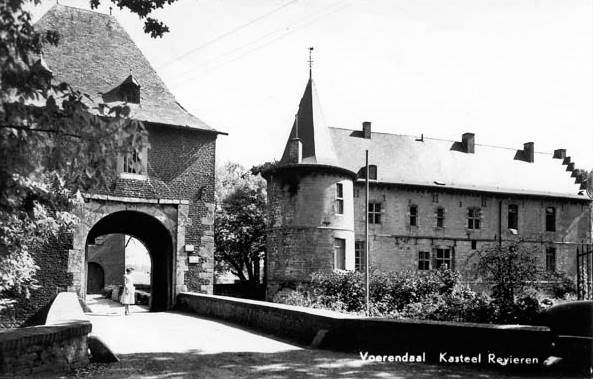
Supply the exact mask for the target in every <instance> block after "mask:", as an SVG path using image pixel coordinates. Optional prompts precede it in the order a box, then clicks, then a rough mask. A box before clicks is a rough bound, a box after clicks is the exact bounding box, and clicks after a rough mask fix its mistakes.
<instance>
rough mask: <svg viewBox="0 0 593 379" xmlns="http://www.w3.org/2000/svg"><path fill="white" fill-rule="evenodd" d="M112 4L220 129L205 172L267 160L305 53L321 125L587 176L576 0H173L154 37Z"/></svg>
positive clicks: (583, 3)
mask: <svg viewBox="0 0 593 379" xmlns="http://www.w3.org/2000/svg"><path fill="white" fill-rule="evenodd" d="M60 3H61V4H65V5H71V6H77V7H81V8H87V9H88V8H89V5H88V3H89V2H88V0H78V1H74V0H60ZM53 4H55V1H45V2H43V3H42V4H41V5H40V6H38V7H37V8H36V9H35V10H34V13H35V15H36V16H37V17H39V16H40V15H41V14H42V13H43V12H44V11H45V10H47V9H48V8H49V7H51V6H52V5H53ZM109 5H110V2H108V1H107V0H102V4H101V6H100V8H99V11H100V12H103V13H109V9H108V7H109ZM113 8H114V9H113V15H114V16H115V17H116V18H117V19H118V21H119V22H120V23H121V24H122V25H123V26H124V28H125V29H126V31H127V32H128V33H129V34H130V35H131V36H132V38H133V40H134V41H135V42H136V44H137V45H138V46H139V47H140V49H141V50H142V52H143V53H144V55H145V56H146V57H147V58H148V60H149V61H150V62H151V64H152V65H153V67H154V68H155V69H156V71H157V72H158V74H159V75H160V76H161V78H162V79H163V81H164V82H165V84H166V85H167V86H168V88H169V89H170V90H171V91H172V92H173V94H174V95H175V96H176V98H177V100H178V101H179V102H180V103H181V104H182V105H183V106H184V107H185V108H186V109H188V110H189V111H190V112H192V113H193V114H194V115H196V116H198V117H199V118H201V119H202V120H203V121H205V122H206V123H208V124H209V125H211V126H212V127H214V128H216V129H218V130H220V131H224V132H226V133H229V135H228V136H220V137H219V138H218V142H217V156H216V159H217V163H218V164H219V163H222V162H225V161H234V162H238V163H241V164H242V165H243V166H245V167H250V166H252V165H255V164H261V163H263V162H266V161H272V160H274V159H279V158H280V157H281V154H282V151H283V149H284V145H285V143H286V140H287V137H288V133H289V131H290V127H291V126H292V122H293V119H294V115H295V113H296V111H297V108H298V104H299V100H300V98H301V95H302V93H303V91H304V89H305V85H306V82H307V80H308V75H309V67H308V62H307V61H308V53H309V51H308V48H309V47H310V46H313V47H314V50H313V61H314V62H313V79H314V81H315V83H316V86H317V91H318V94H319V98H320V102H321V107H322V110H323V115H324V118H325V120H326V122H327V124H328V125H329V126H332V127H342V128H349V129H360V128H361V124H362V122H363V121H371V122H372V125H373V126H372V127H373V131H381V132H388V133H395V134H407V135H418V136H419V135H420V134H424V136H425V137H433V138H443V139H451V140H460V138H461V134H462V133H464V132H473V133H475V134H476V143H478V144H488V145H497V146H505V147H516V148H517V149H520V148H522V147H523V143H525V142H531V141H532V142H534V143H535V150H536V151H540V152H552V151H553V150H554V149H558V148H566V149H567V154H568V155H570V156H571V157H572V160H573V161H574V162H576V166H577V167H578V168H584V169H588V170H591V169H593V2H592V1H590V0H566V1H558V0H541V1H539V0H514V1H509V0H491V1H486V0H448V1H442V0H414V1H412V0H398V1H394V0H199V1H196V0H179V1H178V2H176V3H174V4H172V5H170V6H167V7H166V8H165V9H163V10H160V11H158V12H156V13H155V17H157V18H159V19H161V20H162V21H164V22H165V23H166V24H167V25H168V26H169V28H170V29H171V32H170V33H167V34H166V35H165V36H164V37H163V38H162V39H152V38H150V37H149V36H147V35H145V34H144V33H143V31H142V25H143V23H142V22H141V21H140V20H139V19H138V16H137V15H133V14H130V13H129V12H124V11H120V10H119V9H117V7H115V6H113ZM361 160H364V157H361Z"/></svg>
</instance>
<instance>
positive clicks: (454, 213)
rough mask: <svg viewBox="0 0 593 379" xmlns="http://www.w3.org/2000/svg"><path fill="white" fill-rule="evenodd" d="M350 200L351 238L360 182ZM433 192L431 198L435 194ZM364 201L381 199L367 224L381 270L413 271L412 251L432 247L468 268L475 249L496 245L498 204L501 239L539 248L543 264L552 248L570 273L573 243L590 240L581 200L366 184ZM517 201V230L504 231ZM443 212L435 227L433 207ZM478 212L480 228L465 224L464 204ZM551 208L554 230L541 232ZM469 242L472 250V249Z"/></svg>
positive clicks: (359, 215)
mask: <svg viewBox="0 0 593 379" xmlns="http://www.w3.org/2000/svg"><path fill="white" fill-rule="evenodd" d="M355 193H358V196H357V197H355V198H354V217H355V230H356V240H364V217H365V216H364V214H365V197H364V185H363V184H362V183H358V184H357V187H356V190H355ZM435 195H436V196H435ZM369 201H370V202H377V203H381V209H382V213H381V223H380V224H376V225H374V224H370V225H369V234H370V250H371V252H370V257H371V265H374V266H376V267H379V268H381V269H383V270H388V271H391V270H402V269H411V270H416V269H418V252H419V251H428V252H431V255H433V254H434V250H435V249H436V248H438V247H447V248H450V249H452V250H454V252H455V267H456V268H457V269H460V270H462V271H463V270H470V269H471V266H472V263H473V262H474V261H475V260H472V258H473V257H474V256H475V254H474V253H475V251H476V250H479V249H480V248H483V247H484V246H485V245H491V244H495V243H498V238H499V202H500V207H501V217H500V223H501V224H500V225H501V228H500V229H501V231H502V233H501V237H502V241H503V242H504V241H510V240H515V241H516V240H522V241H524V242H526V243H527V245H529V246H530V247H531V248H534V249H536V250H537V251H539V254H538V256H537V259H538V264H539V265H540V266H541V267H542V268H543V267H545V250H546V247H555V248H556V249H557V251H556V262H557V270H558V271H563V272H566V273H568V274H569V275H575V273H576V261H575V254H576V253H575V251H576V245H575V244H577V243H580V242H582V241H584V240H587V239H588V238H590V230H589V228H590V224H589V218H590V208H589V204H588V203H587V202H586V201H576V200H568V199H552V198H535V197H527V196H516V195H515V196H512V195H493V194H480V193H478V192H474V193H471V192H467V191H465V192H461V191H458V192H447V191H433V190H422V189H410V188H403V187H396V186H386V185H376V184H373V185H372V186H371V190H370V194H369ZM412 204H413V205H416V206H417V207H418V208H417V209H418V216H417V226H410V211H409V209H410V208H409V207H410V205H412ZM509 204H516V205H518V234H517V235H514V234H512V233H511V232H510V231H509V229H508V205H509ZM438 207H442V208H443V209H444V212H445V220H444V226H443V227H442V228H440V227H437V226H436V212H437V211H436V210H437V208H438ZM469 207H476V208H480V210H481V219H480V221H481V225H480V229H469V228H468V218H467V214H468V208H469ZM547 207H554V208H556V220H557V222H556V231H555V232H546V231H545V209H546V208H547ZM472 241H475V242H473V244H474V245H475V249H472Z"/></svg>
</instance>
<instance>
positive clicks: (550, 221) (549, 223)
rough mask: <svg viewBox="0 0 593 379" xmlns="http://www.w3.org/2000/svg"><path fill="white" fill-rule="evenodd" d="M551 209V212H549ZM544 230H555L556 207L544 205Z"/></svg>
mask: <svg viewBox="0 0 593 379" xmlns="http://www.w3.org/2000/svg"><path fill="white" fill-rule="evenodd" d="M549 211H551V212H549ZM545 215H546V220H545V230H546V232H555V231H556V207H546V209H545Z"/></svg>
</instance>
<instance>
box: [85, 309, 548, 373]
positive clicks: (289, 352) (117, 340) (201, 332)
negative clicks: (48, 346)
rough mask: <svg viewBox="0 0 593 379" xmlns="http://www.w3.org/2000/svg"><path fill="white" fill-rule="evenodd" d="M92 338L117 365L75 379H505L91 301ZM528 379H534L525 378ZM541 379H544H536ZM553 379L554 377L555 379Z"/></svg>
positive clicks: (99, 367) (98, 366) (92, 369)
mask: <svg viewBox="0 0 593 379" xmlns="http://www.w3.org/2000/svg"><path fill="white" fill-rule="evenodd" d="M89 306H90V308H91V309H92V310H93V313H89V314H88V315H89V318H90V320H91V322H92V323H93V332H94V333H95V334H97V335H99V336H100V337H101V338H102V339H103V340H104V341H106V342H107V343H108V344H109V345H110V346H111V348H112V349H113V350H114V351H115V352H116V353H117V354H118V355H119V356H120V358H121V362H119V363H114V364H109V365H102V364H93V365H91V366H90V367H89V368H87V369H84V370H79V371H78V372H77V376H90V377H101V378H103V377H107V378H221V379H222V378H260V377H264V378H311V377H321V378H435V377H440V378H502V377H513V376H512V375H508V373H505V372H484V371H477V370H475V369H473V368H464V367H458V366H437V365H429V364H417V365H414V364H401V363H399V364H396V363H370V362H363V361H362V360H361V359H360V357H359V356H358V355H357V354H345V353H335V352H330V351H323V350H313V349H307V348H303V347H301V346H296V345H292V344H289V343H286V342H283V341H280V340H277V339H275V338H272V337H271V336H266V335H262V334H260V333H255V332H253V331H249V330H246V329H242V328H238V327H236V326H234V325H231V324H227V323H224V322H219V321H215V320H209V319H205V318H201V317H197V316H194V315H192V314H185V313H177V312H162V313H152V312H148V311H147V310H146V309H145V308H143V307H140V306H134V307H133V309H132V311H133V312H132V314H131V315H130V316H123V308H122V307H121V305H119V304H117V303H114V302H111V301H108V300H102V299H100V298H95V299H91V300H90V301H89ZM523 377H533V376H529V375H526V376H523ZM535 377H540V378H541V377H543V376H535ZM554 377H557V376H554Z"/></svg>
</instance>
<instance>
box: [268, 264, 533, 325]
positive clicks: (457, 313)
mask: <svg viewBox="0 0 593 379" xmlns="http://www.w3.org/2000/svg"><path fill="white" fill-rule="evenodd" d="M364 298H365V289H364V275H363V274H361V273H359V272H353V271H346V272H344V271H335V272H316V273H314V274H313V275H312V277H311V281H309V282H308V283H306V284H304V285H301V286H299V287H298V288H297V290H296V291H292V292H289V293H288V294H284V295H283V296H282V297H280V296H279V297H277V298H275V299H274V300H275V301H277V302H282V303H284V304H290V305H298V306H306V307H312V308H323V309H330V310H334V311H339V312H351V313H358V314H362V313H363V312H364V308H365V305H364ZM540 309H541V307H540V305H539V302H538V300H537V298H536V297H535V295H534V294H533V293H526V294H525V295H524V296H522V297H520V298H519V299H517V301H516V302H507V301H502V300H499V299H491V298H490V297H488V296H486V295H484V294H481V293H477V292H475V291H473V290H471V289H470V288H469V287H468V286H467V285H463V284H462V283H461V276H460V274H459V273H458V272H456V271H454V270H450V269H447V268H440V269H438V270H434V271H431V272H428V273H418V272H411V271H407V272H389V273H386V272H381V271H377V270H372V272H371V282H370V310H371V313H370V315H371V316H378V317H389V318H396V319H416V320H436V321H456V322H482V323H533V322H535V320H536V317H537V314H538V312H539V311H540Z"/></svg>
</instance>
